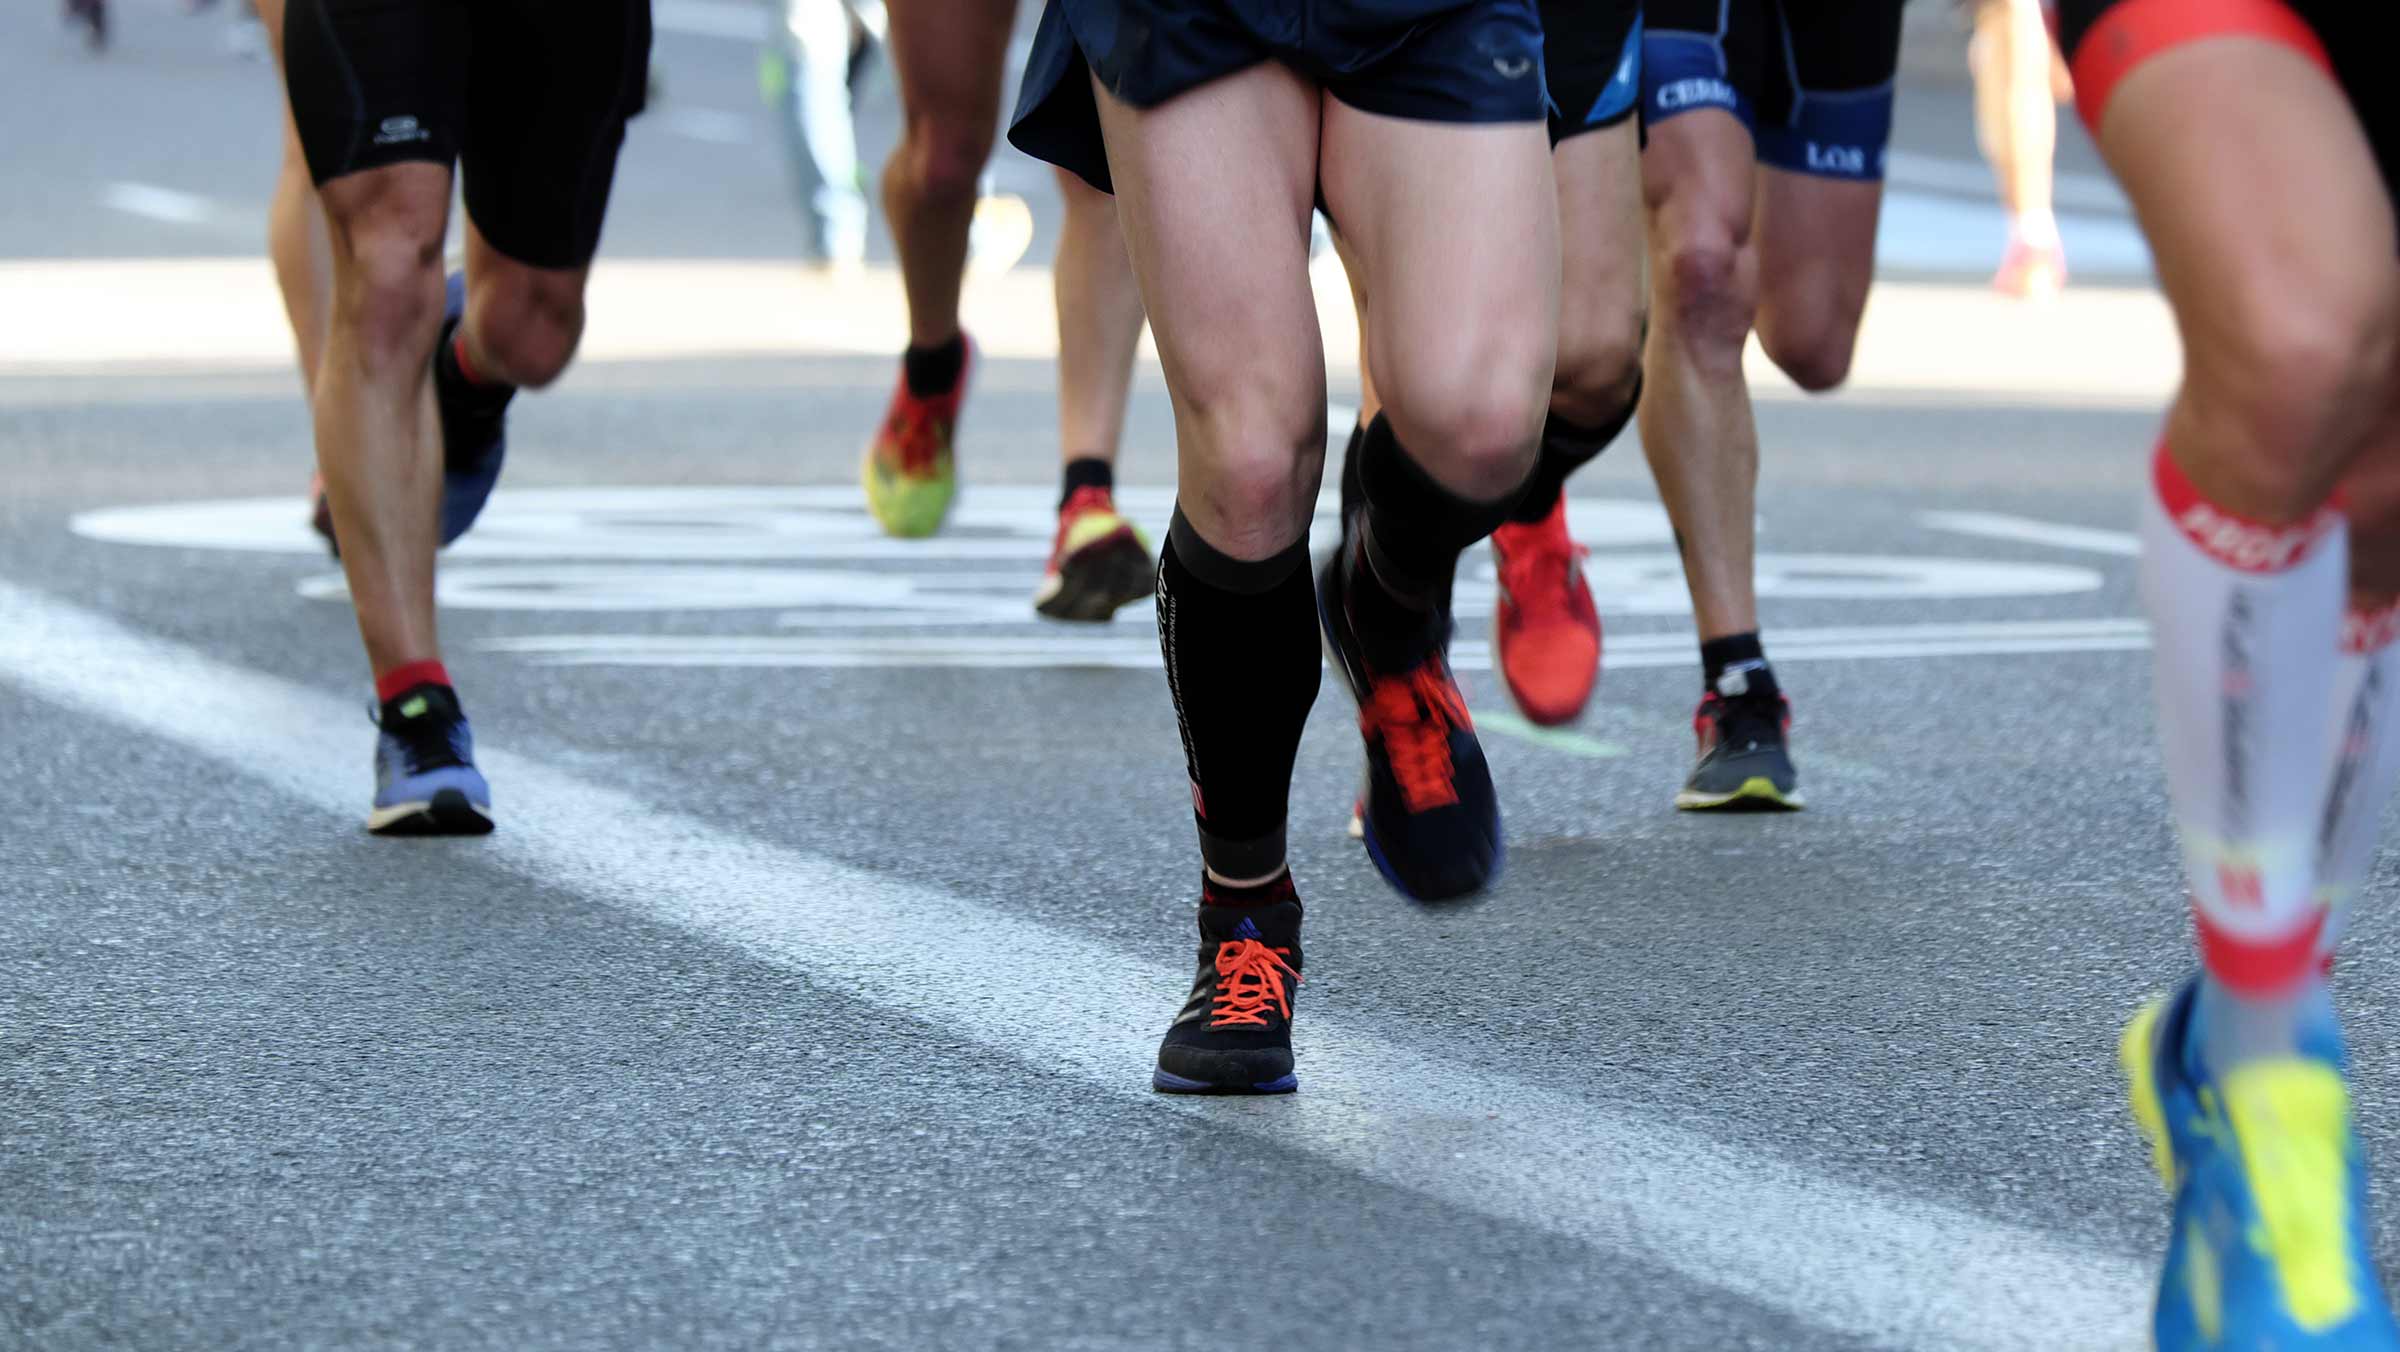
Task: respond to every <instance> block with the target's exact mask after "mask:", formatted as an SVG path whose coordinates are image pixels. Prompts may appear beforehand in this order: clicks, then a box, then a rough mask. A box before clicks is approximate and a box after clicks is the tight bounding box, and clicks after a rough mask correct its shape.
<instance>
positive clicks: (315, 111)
mask: <svg viewBox="0 0 2400 1352" xmlns="http://www.w3.org/2000/svg"><path fill="white" fill-rule="evenodd" d="M284 69H285V82H286V84H287V85H288V86H289V88H290V90H291V96H292V119H293V121H294V123H295V124H296V125H297V126H298V128H299V131H300V145H301V148H302V149H303V150H304V151H305V152H306V153H307V155H308V171H309V174H310V175H311V176H312V177H313V178H315V179H316V181H317V183H318V184H319V185H320V186H321V185H323V184H326V183H330V182H332V181H333V180H335V179H337V178H342V177H344V176H346V175H350V174H357V173H364V172H366V171H368V170H371V169H381V168H383V167H385V166H386V165H393V164H407V163H427V164H439V165H443V166H445V167H447V166H449V165H452V164H457V165H458V166H459V167H460V170H461V176H462V180H463V187H464V192H465V196H466V203H467V215H468V217H469V218H470V219H471V220H473V221H474V222H475V228H476V229H477V230H479V231H481V232H482V233H483V236H484V238H486V239H488V240H490V241H491V242H492V245H493V246H494V247H495V248H497V249H499V250H500V252H502V253H504V254H506V255H508V256H509V257H510V258H513V259H516V260H517V261H518V262H521V263H527V264H530V265H532V266H534V267H542V268H577V267H582V266H583V265H584V264H586V263H589V262H591V261H592V255H593V254H594V253H595V252H597V251H598V249H599V247H600V221H601V217H602V216H603V215H604V214H605V213H606V211H607V209H608V191H609V185H610V183H611V181H612V180H613V179H614V178H615V177H616V167H617V149H618V147H619V146H620V145H621V144H623V142H624V139H625V123H626V120H627V119H628V118H631V117H632V116H633V115H634V114H635V113H637V112H639V111H641V107H642V100H643V95H644V91H645V89H646V87H647V84H648V81H649V72H650V0H290V5H289V8H288V9H287V10H286V12H285V17H284Z"/></svg>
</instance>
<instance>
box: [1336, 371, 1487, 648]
mask: <svg viewBox="0 0 2400 1352" xmlns="http://www.w3.org/2000/svg"><path fill="white" fill-rule="evenodd" d="M1358 479H1359V486H1360V487H1361V488H1362V489H1364V490H1365V492H1366V498H1367V510H1366V513H1365V515H1366V546H1367V562H1368V563H1369V565H1371V571H1372V572H1373V573H1374V575H1375V580H1376V581H1378V582H1380V583H1382V584H1383V587H1384V589H1385V590H1387V591H1389V592H1390V593H1391V594H1392V596H1393V598H1394V599H1395V600H1398V601H1400V602H1402V603H1403V604H1408V605H1412V606H1414V607H1415V608H1417V609H1420V610H1428V609H1433V608H1435V607H1436V606H1438V605H1439V604H1440V602H1441V600H1442V599H1443V598H1444V597H1447V596H1448V595H1449V592H1450V575H1451V574H1452V573H1453V572H1455V571H1456V570H1457V568H1458V556H1459V555H1460V554H1461V553H1463V552H1465V550H1466V548H1467V546H1469V545H1471V544H1474V543H1475V542H1476V541H1477V540H1480V539H1482V538H1483V537H1485V536H1487V535H1489V534H1491V533H1492V528H1493V527H1495V526H1498V525H1499V524H1500V523H1501V522H1503V521H1506V520H1507V519H1508V509H1509V508H1510V507H1512V506H1514V505H1515V504H1516V500H1517V495H1516V494H1515V493H1509V494H1506V495H1504V496H1502V497H1501V498H1499V499H1498V500H1497V501H1494V502H1473V501H1470V500H1468V499H1466V498H1462V497H1460V496H1459V495H1458V494H1456V493H1453V492H1451V491H1450V490H1449V489H1447V488H1444V487H1442V486H1441V485H1440V484H1438V483H1435V482H1434V479H1433V476H1432V475H1430V474H1427V473H1426V472H1425V470H1424V468H1423V467H1422V466H1420V465H1418V464H1417V462H1416V461H1415V460H1413V459H1411V458H1410V457H1409V454H1408V452H1407V451H1406V450H1405V449H1403V448H1402V447H1401V445H1400V439H1399V438H1398V437H1396V436H1394V435H1393V434H1392V423H1391V419H1389V418H1387V417H1385V416H1384V415H1382V414H1380V413H1378V414H1376V415H1375V421H1374V422H1372V423H1369V424H1368V425H1367V435H1366V440H1365V441H1363V442H1362V443H1361V444H1360V445H1359V448H1358Z"/></svg>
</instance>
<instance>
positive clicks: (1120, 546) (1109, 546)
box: [1033, 526, 1158, 624]
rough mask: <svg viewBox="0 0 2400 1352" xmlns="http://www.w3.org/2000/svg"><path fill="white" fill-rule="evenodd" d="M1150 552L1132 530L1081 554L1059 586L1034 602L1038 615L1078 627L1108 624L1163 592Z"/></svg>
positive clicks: (1065, 568) (1073, 557) (1065, 567)
mask: <svg viewBox="0 0 2400 1352" xmlns="http://www.w3.org/2000/svg"><path fill="white" fill-rule="evenodd" d="M1155 567H1156V566H1155V565H1154V564H1152V563H1151V561H1150V551H1149V550H1147V549H1144V548H1142V542H1141V540H1140V538H1139V537H1138V536H1136V535H1135V534H1134V533H1133V527H1131V526H1126V527H1124V528H1123V529H1121V530H1117V531H1112V532H1111V533H1109V534H1108V535H1107V536H1105V537H1103V538H1102V539H1099V540H1095V541H1093V542H1092V543H1091V544H1088V545H1085V546H1084V547H1083V548H1081V549H1078V550H1076V551H1075V552H1074V553H1072V554H1069V555H1068V556H1067V557H1066V561H1065V562H1063V563H1061V564H1060V565H1059V570H1058V578H1057V581H1058V585H1057V586H1056V587H1055V588H1045V589H1044V591H1043V593H1042V594H1041V595H1040V596H1037V597H1035V598H1034V602H1033V609H1034V611H1035V613H1037V614H1039V615H1042V616H1044V617H1045V618H1048V619H1053V620H1065V621H1068V622H1071V623H1076V624H1104V623H1106V622H1108V621H1109V620H1112V619H1115V618H1116V615H1117V612H1118V611H1119V610H1122V609H1123V608H1125V607H1126V606H1129V605H1132V604H1133V603H1134V602H1136V601H1139V600H1141V599H1142V598H1143V597H1145V596H1148V595H1150V594H1151V593H1152V592H1153V591H1155V590H1156V589H1157V586H1158V578H1157V573H1156V571H1155Z"/></svg>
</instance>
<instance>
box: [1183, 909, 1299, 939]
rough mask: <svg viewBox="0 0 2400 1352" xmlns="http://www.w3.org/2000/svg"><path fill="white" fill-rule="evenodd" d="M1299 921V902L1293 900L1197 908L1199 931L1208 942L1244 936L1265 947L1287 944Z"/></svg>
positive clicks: (1243, 937) (1242, 937)
mask: <svg viewBox="0 0 2400 1352" xmlns="http://www.w3.org/2000/svg"><path fill="white" fill-rule="evenodd" d="M1299 924H1300V904H1299V903H1298V902H1296V901H1275V902H1265V903H1261V904H1259V905H1256V906H1223V905H1214V906H1211V905H1204V906H1202V907H1201V908H1200V933H1201V935H1202V936H1203V937H1205V938H1206V939H1207V940H1208V941H1209V942H1210V943H1216V944H1226V943H1233V942H1236V941H1237V940H1242V939H1248V940H1251V941H1253V942H1255V943H1262V944H1265V945H1266V946H1268V947H1269V948H1279V947H1287V946H1289V945H1290V944H1291V942H1292V933H1293V931H1294V930H1296V929H1297V928H1299Z"/></svg>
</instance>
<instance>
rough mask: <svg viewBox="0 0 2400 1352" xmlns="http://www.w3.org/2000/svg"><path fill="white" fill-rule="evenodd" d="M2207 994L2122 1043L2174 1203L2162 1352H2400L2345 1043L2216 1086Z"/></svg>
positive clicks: (2178, 1001) (2178, 999) (2243, 1072)
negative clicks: (2199, 1030)
mask: <svg viewBox="0 0 2400 1352" xmlns="http://www.w3.org/2000/svg"><path fill="white" fill-rule="evenodd" d="M2197 989H2198V986H2197V983H2196V982H2195V983H2190V984H2187V985H2185V986H2184V988H2183V989H2182V990H2181V991H2179V992H2177V993H2176V994H2175V995H2174V996H2173V997H2171V998H2168V999H2161V1000H2157V1001H2154V1002H2152V1003H2151V1004H2150V1005H2149V1007H2147V1008H2145V1009H2144V1010H2143V1011H2142V1012H2141V1013H2140V1014H2138V1015H2136V1016H2135V1017H2134V1020H2133V1022H2132V1023H2131V1024H2129V1025H2128V1026H2127V1027H2126V1029H2125V1036H2124V1038H2123V1039H2122V1040H2121V1041H2120V1043H2119V1044H2118V1054H2119V1058H2120V1060H2121V1061H2122V1062H2123V1064H2124V1068H2125V1076H2126V1080H2127V1082H2128V1084H2129V1086H2130V1089H2131V1092H2132V1098H2133V1116H2134V1120H2135V1122H2136V1123H2138V1124H2139V1125H2140V1127H2141V1129H2142V1134H2143V1135H2144V1136H2145V1137H2147V1138H2148V1139H2149V1142H2150V1150H2151V1157H2152V1162H2153V1163H2154V1164H2156V1166H2157V1168H2158V1173H2159V1177H2160V1178H2161V1179H2163V1180H2164V1181H2165V1182H2166V1185H2167V1189H2168V1191H2170V1192H2172V1193H2173V1194H2174V1195H2175V1233H2174V1237H2173V1239H2172V1240H2171V1241H2170V1242H2169V1244H2168V1246H2167V1262H2166V1270H2165V1273H2164V1274H2163V1275H2162V1277H2161V1278H2160V1281H2159V1288H2158V1306H2157V1309H2156V1311H2155V1313H2154V1316H2153V1329H2154V1334H2155V1337H2156V1339H2157V1343H2158V1347H2159V1349H2160V1352H2187V1350H2188V1352H2203V1350H2204V1349H2205V1350H2207V1352H2233V1350H2234V1349H2240V1352H2252V1350H2253V1349H2257V1350H2258V1352H2393V1350H2394V1349H2400V1326H2396V1325H2395V1324H2394V1322H2393V1319H2392V1313H2391V1308H2390V1306H2389V1305H2388V1304H2387V1303H2386V1302H2385V1299H2384V1295H2383V1289H2382V1286H2381V1284H2380V1283H2379V1282H2378V1281H2377V1280H2376V1276H2375V1264H2374V1259H2373V1258H2372V1256H2371V1255H2370V1254H2369V1252H2368V1249H2367V1217H2366V1177H2365V1170H2364V1168H2363V1166H2362V1163H2361V1161H2360V1159H2359V1153H2358V1141H2357V1138H2356V1137H2355V1136H2354V1135H2352V1133H2351V1130H2350V1091H2349V1088H2348V1087H2347V1086H2346V1085H2345V1084H2344V1083H2343V1080H2342V1075H2343V1069H2344V1060H2345V1058H2344V1056H2343V1052H2342V1047H2341V1042H2340V1039H2339V1037H2338V1035H2336V1034H2334V1033H2333V1032H2332V1030H2330V1029H2328V1030H2325V1032H2324V1033H2323V1034H2322V1035H2321V1036H2317V1037H2313V1038H2311V1039H2309V1040H2308V1042H2307V1045H2304V1046H2303V1047H2302V1048H2301V1051H2300V1053H2299V1054H2298V1055H2294V1056H2288V1057H2276V1058H2271V1059H2265V1060H2260V1061H2255V1062H2251V1063H2248V1064H2245V1065H2242V1066H2239V1067H2236V1068H2235V1069H2234V1070H2233V1071H2231V1072H2230V1073H2228V1074H2226V1075H2224V1076H2222V1077H2217V1076H2211V1075H2209V1074H2208V1073H2207V1071H2206V1070H2205V1069H2204V1068H2203V1067H2202V1066H2201V1065H2200V1063H2199V1059H2198V1057H2196V1056H2194V1055H2192V1054H2191V1053H2190V1051H2189V1048H2190V1046H2191V1045H2192V1043H2193V1038H2192V1035H2191V1034H2192V1024H2193V1022H2194V1016H2195V1015H2194V1005H2195V1001H2194V998H2193V997H2194V992H2195V991H2196V990H2197Z"/></svg>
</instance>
